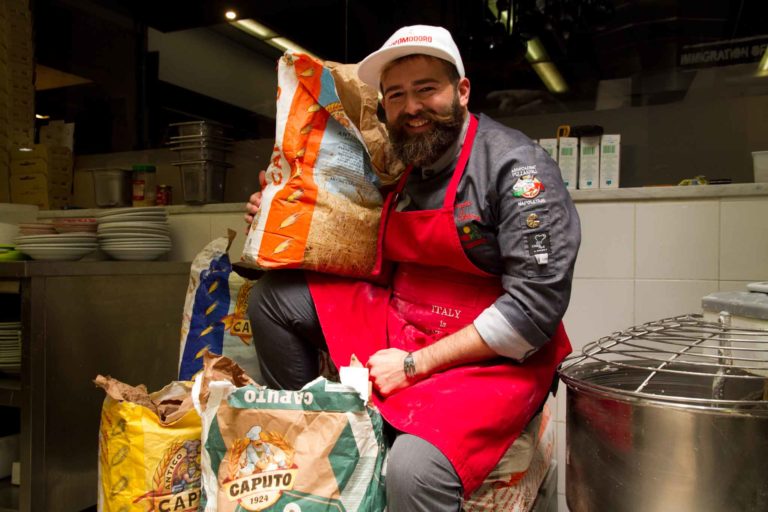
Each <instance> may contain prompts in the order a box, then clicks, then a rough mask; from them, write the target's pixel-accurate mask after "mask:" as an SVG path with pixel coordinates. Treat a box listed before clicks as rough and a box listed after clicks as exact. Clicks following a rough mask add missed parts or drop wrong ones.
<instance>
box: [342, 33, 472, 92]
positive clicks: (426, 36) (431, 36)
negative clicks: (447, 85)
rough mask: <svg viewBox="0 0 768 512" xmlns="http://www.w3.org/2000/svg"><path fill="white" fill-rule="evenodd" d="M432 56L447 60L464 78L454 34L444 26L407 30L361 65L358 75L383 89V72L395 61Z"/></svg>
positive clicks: (385, 44)
mask: <svg viewBox="0 0 768 512" xmlns="http://www.w3.org/2000/svg"><path fill="white" fill-rule="evenodd" d="M417 54H421V55H430V56H432V57H438V58H440V59H443V60H447V61H448V62H450V63H451V64H453V65H454V66H456V70H457V71H458V72H459V76H460V77H461V78H464V63H463V62H462V61H461V54H460V53H459V48H458V47H457V46H456V43H455V42H453V38H452V37H451V33H450V32H448V31H447V30H446V29H444V28H443V27H433V26H430V25H412V26H410V27H403V28H401V29H399V30H398V31H397V32H395V33H394V34H392V36H391V37H390V38H389V39H387V42H386V43H384V45H383V46H382V47H381V48H379V49H378V50H376V51H375V52H373V53H372V54H370V55H368V56H367V57H366V58H364V59H363V60H362V61H361V62H360V66H359V67H358V70H357V76H359V77H360V80H362V81H363V82H365V83H367V84H368V85H370V86H371V87H373V88H375V89H378V88H379V78H380V77H381V71H382V70H383V69H384V68H385V67H386V65H387V64H389V63H390V62H392V61H393V60H397V59H399V58H400V57H405V56H406V55H417Z"/></svg>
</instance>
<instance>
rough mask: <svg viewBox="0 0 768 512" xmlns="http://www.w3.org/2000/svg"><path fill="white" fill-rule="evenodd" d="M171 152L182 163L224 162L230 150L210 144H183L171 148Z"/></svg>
mask: <svg viewBox="0 0 768 512" xmlns="http://www.w3.org/2000/svg"><path fill="white" fill-rule="evenodd" d="M171 151H174V152H176V155H177V157H178V159H179V160H180V161H182V162H188V161H196V160H214V161H217V162H226V161H227V154H228V153H229V152H230V150H229V149H228V148H226V147H224V146H217V145H210V144H184V145H179V146H176V147H172V148H171Z"/></svg>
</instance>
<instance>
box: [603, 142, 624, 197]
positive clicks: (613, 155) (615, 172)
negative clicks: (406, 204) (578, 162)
mask: <svg viewBox="0 0 768 512" xmlns="http://www.w3.org/2000/svg"><path fill="white" fill-rule="evenodd" d="M620 163H621V135H619V134H611V135H603V136H602V137H601V140H600V188H619V171H620V167H621V166H620Z"/></svg>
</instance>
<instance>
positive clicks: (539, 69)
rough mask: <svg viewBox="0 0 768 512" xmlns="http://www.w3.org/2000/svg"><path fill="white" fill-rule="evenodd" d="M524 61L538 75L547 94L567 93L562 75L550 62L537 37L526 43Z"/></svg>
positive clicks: (566, 85)
mask: <svg viewBox="0 0 768 512" xmlns="http://www.w3.org/2000/svg"><path fill="white" fill-rule="evenodd" d="M525 59H526V60H527V61H528V62H529V63H530V64H531V67H532V68H533V70H534V71H535V72H536V74H537V75H539V78H541V81H542V82H544V86H545V87H546V88H547V90H548V91H549V92H553V93H556V94H562V93H564V92H568V84H567V83H565V79H564V78H563V75H561V74H560V71H558V70H557V66H555V64H554V62H552V61H551V60H550V57H549V54H547V49H546V48H544V45H543V44H542V43H541V40H540V39H539V38H538V37H534V38H533V39H530V40H529V41H528V45H527V50H526V52H525Z"/></svg>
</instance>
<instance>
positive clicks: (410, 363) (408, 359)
mask: <svg viewBox="0 0 768 512" xmlns="http://www.w3.org/2000/svg"><path fill="white" fill-rule="evenodd" d="M403 371H404V372H405V376H406V377H408V378H409V379H412V378H413V377H415V376H416V363H415V362H414V360H413V354H411V353H410V352H409V353H408V355H407V356H405V359H403Z"/></svg>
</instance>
